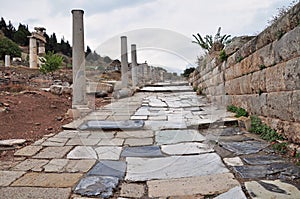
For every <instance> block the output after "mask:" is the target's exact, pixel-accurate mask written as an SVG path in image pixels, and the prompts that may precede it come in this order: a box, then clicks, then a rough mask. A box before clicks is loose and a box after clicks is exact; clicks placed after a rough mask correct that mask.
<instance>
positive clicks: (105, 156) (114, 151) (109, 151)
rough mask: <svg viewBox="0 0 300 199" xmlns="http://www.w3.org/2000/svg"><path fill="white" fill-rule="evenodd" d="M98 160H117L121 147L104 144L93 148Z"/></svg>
mask: <svg viewBox="0 0 300 199" xmlns="http://www.w3.org/2000/svg"><path fill="white" fill-rule="evenodd" d="M95 151H96V153H97V155H98V159H99V160H119V158H120V154H121V151H122V147H116V146H111V147H109V146H105V147H98V148H96V149H95Z"/></svg>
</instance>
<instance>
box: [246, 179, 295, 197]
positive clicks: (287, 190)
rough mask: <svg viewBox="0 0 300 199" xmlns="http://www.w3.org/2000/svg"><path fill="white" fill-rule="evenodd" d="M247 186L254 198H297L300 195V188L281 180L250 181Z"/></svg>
mask: <svg viewBox="0 0 300 199" xmlns="http://www.w3.org/2000/svg"><path fill="white" fill-rule="evenodd" d="M245 187H246V189H247V190H248V192H249V194H250V196H251V197H252V198H253V199H258V198H264V199H272V198H276V199H277V198H278V199H295V198H299V196H300V191H299V189H297V188H296V187H295V186H294V185H291V184H288V183H284V182H281V181H280V180H275V181H271V180H261V181H258V182H256V181H250V182H245Z"/></svg>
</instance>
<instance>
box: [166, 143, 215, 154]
mask: <svg viewBox="0 0 300 199" xmlns="http://www.w3.org/2000/svg"><path fill="white" fill-rule="evenodd" d="M161 150H162V152H164V153H166V154H168V155H184V154H185V155H186V154H201V153H209V152H213V151H214V149H213V148H210V147H209V146H208V145H206V144H203V143H195V142H191V143H190V142H187V143H179V144H171V145H162V146H161Z"/></svg>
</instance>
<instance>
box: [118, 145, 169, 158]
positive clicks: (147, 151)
mask: <svg viewBox="0 0 300 199" xmlns="http://www.w3.org/2000/svg"><path fill="white" fill-rule="evenodd" d="M161 156H163V154H162V153H161V150H160V148H159V146H141V147H125V148H124V150H123V152H122V153H121V157H161Z"/></svg>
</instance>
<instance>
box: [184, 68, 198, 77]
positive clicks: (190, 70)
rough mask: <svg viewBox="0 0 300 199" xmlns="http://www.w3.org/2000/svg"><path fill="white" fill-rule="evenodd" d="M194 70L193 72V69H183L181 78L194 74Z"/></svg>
mask: <svg viewBox="0 0 300 199" xmlns="http://www.w3.org/2000/svg"><path fill="white" fill-rule="evenodd" d="M194 70H195V68H194V67H191V68H187V69H185V70H184V71H183V73H182V76H183V77H189V76H190V74H191V73H192V72H194Z"/></svg>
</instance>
